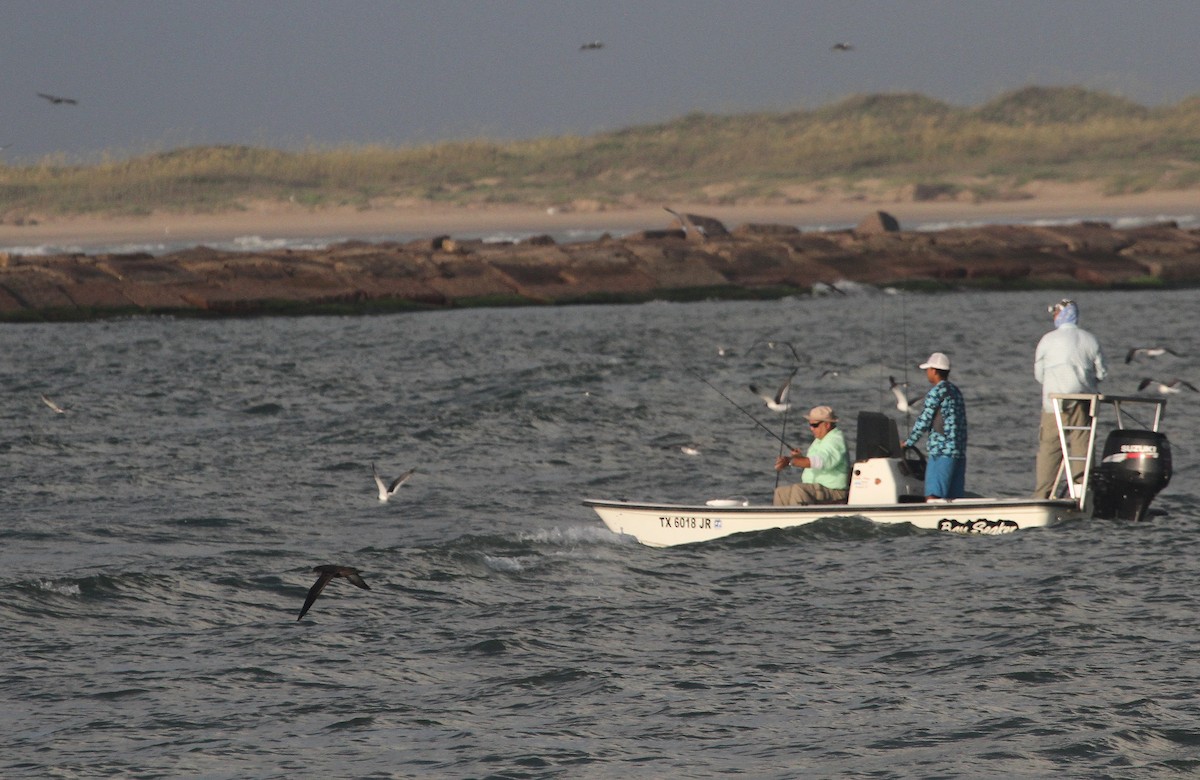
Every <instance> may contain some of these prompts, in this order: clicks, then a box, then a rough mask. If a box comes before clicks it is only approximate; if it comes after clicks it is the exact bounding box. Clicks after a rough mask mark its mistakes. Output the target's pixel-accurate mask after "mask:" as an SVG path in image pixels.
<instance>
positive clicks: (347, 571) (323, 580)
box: [296, 563, 371, 621]
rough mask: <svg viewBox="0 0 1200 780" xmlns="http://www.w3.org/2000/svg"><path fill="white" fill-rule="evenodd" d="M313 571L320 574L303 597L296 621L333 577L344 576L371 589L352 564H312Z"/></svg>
mask: <svg viewBox="0 0 1200 780" xmlns="http://www.w3.org/2000/svg"><path fill="white" fill-rule="evenodd" d="M313 571H315V572H318V573H319V574H320V575H321V576H320V577H317V581H316V582H314V583H313V586H312V587H311V588H309V589H308V597H307V598H306V599H304V606H303V607H301V608H300V616H299V617H297V618H296V620H297V621H299V620H300V618H302V617H304V613H306V612H308V608H309V607H311V606H312V605H313V602H314V601H316V600H317V596H320V595H321V591H323V590H325V586H326V585H328V584H329V581H330V580H331V579H333V578H334V577H345V578H346V579H348V580H350V583H351V584H353V585H357V586H358V587H360V588H362V589H363V590H370V589H371V586H370V585H368V584H367V583H366V582H364V581H363V578H362V577H360V576H359V574H358V569H355V568H354V567H353V566H337V565H334V564H332V563H326V564H324V565H322V566H314V567H313Z"/></svg>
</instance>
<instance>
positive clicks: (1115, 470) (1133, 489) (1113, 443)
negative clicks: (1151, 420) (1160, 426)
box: [1092, 429, 1171, 520]
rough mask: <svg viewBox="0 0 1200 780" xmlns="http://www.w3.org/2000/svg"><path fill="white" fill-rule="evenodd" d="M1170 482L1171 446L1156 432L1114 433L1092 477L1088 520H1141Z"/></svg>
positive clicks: (1123, 430) (1107, 442)
mask: <svg viewBox="0 0 1200 780" xmlns="http://www.w3.org/2000/svg"><path fill="white" fill-rule="evenodd" d="M1170 481H1171V444H1170V442H1168V441H1167V437H1166V435H1164V434H1161V433H1158V432H1156V431H1141V430H1129V429H1122V430H1115V431H1113V432H1112V433H1110V434H1109V435H1108V440H1107V441H1105V442H1104V455H1103V457H1102V458H1101V459H1100V465H1099V466H1097V467H1096V471H1095V472H1094V473H1093V474H1092V502H1093V504H1092V505H1093V510H1092V517H1097V518H1100V519H1101V520H1142V519H1144V518H1145V517H1146V511H1147V510H1148V509H1149V508H1150V502H1151V501H1153V500H1154V497H1155V496H1157V495H1158V493H1159V491H1161V490H1162V489H1163V488H1165V487H1166V486H1167V483H1168V482H1170Z"/></svg>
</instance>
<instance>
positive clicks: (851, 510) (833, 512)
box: [583, 498, 1080, 517]
mask: <svg viewBox="0 0 1200 780" xmlns="http://www.w3.org/2000/svg"><path fill="white" fill-rule="evenodd" d="M583 505H584V506H588V507H593V508H595V507H601V508H609V509H625V510H641V511H647V512H653V511H672V512H680V511H689V512H704V513H707V514H735V515H738V514H762V513H767V514H783V515H786V514H797V513H798V514H818V513H819V514H822V515H823V516H825V517H854V516H858V515H866V514H869V513H874V512H881V511H884V512H923V511H930V510H934V511H937V510H939V509H943V508H945V509H953V508H954V507H962V508H964V509H966V508H969V509H973V510H974V509H987V508H989V507H995V508H1013V507H1018V506H1019V507H1029V508H1034V507H1052V508H1061V509H1067V510H1070V511H1072V512H1079V511H1080V509H1079V506H1078V504H1076V503H1075V501H1073V500H1072V499H1069V498H956V499H953V500H950V501H933V502H929V501H912V502H904V503H895V504H793V505H788V506H775V505H773V504H748V505H744V506H737V505H735V506H709V505H708V504H673V503H667V502H648V501H630V500H627V499H611V498H585V499H583Z"/></svg>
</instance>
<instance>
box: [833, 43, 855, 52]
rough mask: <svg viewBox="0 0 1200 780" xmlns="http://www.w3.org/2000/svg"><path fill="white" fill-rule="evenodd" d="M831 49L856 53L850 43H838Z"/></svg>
mask: <svg viewBox="0 0 1200 780" xmlns="http://www.w3.org/2000/svg"><path fill="white" fill-rule="evenodd" d="M829 48H830V49H831V50H832V51H854V47H853V46H851V45H850V44H848V43H843V42H842V41H838V42H837V43H835V44H833V45H832V46H830V47H829Z"/></svg>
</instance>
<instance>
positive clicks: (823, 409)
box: [808, 406, 838, 423]
mask: <svg viewBox="0 0 1200 780" xmlns="http://www.w3.org/2000/svg"><path fill="white" fill-rule="evenodd" d="M808 421H809V422H810V423H815V422H829V423H832V422H837V421H838V418H837V415H836V414H834V413H833V407H832V406H814V407H813V408H812V409H810V410H809V411H808Z"/></svg>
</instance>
